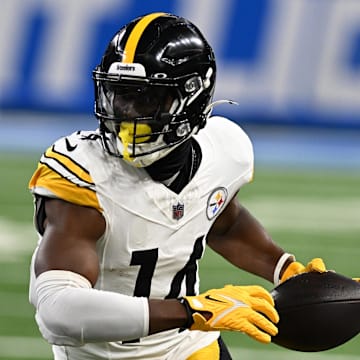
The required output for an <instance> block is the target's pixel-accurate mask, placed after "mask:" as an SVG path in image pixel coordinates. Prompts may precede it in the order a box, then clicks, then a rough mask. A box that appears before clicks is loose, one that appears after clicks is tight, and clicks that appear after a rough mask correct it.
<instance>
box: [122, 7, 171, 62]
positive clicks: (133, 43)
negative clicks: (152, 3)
mask: <svg viewBox="0 0 360 360" xmlns="http://www.w3.org/2000/svg"><path fill="white" fill-rule="evenodd" d="M163 15H166V13H163V12H157V13H152V14H148V15H146V16H144V17H143V18H142V19H141V20H140V21H139V22H138V23H137V24H136V25H135V27H134V28H133V30H132V31H131V33H130V36H129V38H128V40H127V42H126V45H125V49H124V58H123V60H122V62H124V63H132V62H134V57H135V51H136V48H137V45H138V43H139V40H140V38H141V35H142V34H143V32H144V31H145V29H146V28H147V26H148V25H149V24H150V23H151V22H152V21H153V20H155V19H156V18H158V17H160V16H163Z"/></svg>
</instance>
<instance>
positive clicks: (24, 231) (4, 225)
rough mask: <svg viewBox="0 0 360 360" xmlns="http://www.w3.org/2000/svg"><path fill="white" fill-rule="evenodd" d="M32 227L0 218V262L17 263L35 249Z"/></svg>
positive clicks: (34, 233) (35, 236) (34, 232)
mask: <svg viewBox="0 0 360 360" xmlns="http://www.w3.org/2000/svg"><path fill="white" fill-rule="evenodd" d="M36 241H37V234H36V231H35V229H34V227H33V225H32V224H31V223H30V224H27V223H19V222H15V221H9V220H6V219H3V218H0V261H18V260H20V259H21V258H23V257H24V256H28V255H29V254H31V253H32V251H33V250H34V249H35V246H36Z"/></svg>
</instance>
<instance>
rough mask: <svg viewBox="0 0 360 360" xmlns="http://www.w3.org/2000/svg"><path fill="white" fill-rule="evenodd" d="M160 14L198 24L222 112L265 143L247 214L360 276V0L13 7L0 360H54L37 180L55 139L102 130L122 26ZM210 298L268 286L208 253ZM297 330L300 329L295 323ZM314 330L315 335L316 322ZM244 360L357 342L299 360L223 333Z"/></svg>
mask: <svg viewBox="0 0 360 360" xmlns="http://www.w3.org/2000/svg"><path fill="white" fill-rule="evenodd" d="M152 11H168V12H173V13H176V14H178V15H182V16H184V17H187V18H189V19H190V20H192V21H194V22H195V23H196V24H198V25H199V27H200V28H201V29H202V31H203V32H204V34H205V35H206V36H207V38H208V39H209V41H210V43H211V44H212V45H213V47H214V50H215V53H216V55H217V59H218V81H217V92H216V99H223V98H225V99H227V98H230V99H233V100H235V101H237V102H238V103H239V106H221V107H219V108H218V109H217V110H216V112H219V113H222V114H225V115H227V116H229V117H231V118H232V119H233V120H234V121H236V122H238V123H240V124H241V125H242V126H243V127H244V128H245V130H246V131H247V132H248V133H249V135H250V137H251V138H252V140H253V142H254V148H255V155H256V172H255V180H254V182H253V183H252V184H251V185H249V186H247V187H245V188H244V189H243V190H241V193H240V196H241V199H242V201H243V203H244V204H245V205H246V206H247V207H248V208H249V209H250V210H251V211H252V212H253V213H254V214H255V215H256V216H257V217H258V218H259V219H261V221H262V222H263V223H264V225H265V226H266V227H267V228H268V230H269V231H270V233H271V234H272V235H273V237H274V239H276V240H277V241H278V242H279V243H280V244H281V245H282V246H283V247H284V248H286V249H287V250H288V251H289V252H294V253H295V254H297V257H298V259H299V260H301V261H307V260H308V259H310V258H311V257H312V256H322V257H323V258H324V259H325V261H326V263H327V264H328V266H329V267H330V268H332V269H336V270H337V271H338V272H340V273H342V274H344V275H348V276H360V260H359V259H360V247H359V243H360V235H359V234H360V190H359V182H360V1H359V0H317V1H314V0H292V1H286V0H252V1H249V0H222V1H212V0H196V1H193V0H178V1H176V0H167V1H165V0H160V1H156V2H151V1H145V0H141V1H139V0H138V1H135V0H77V1H71V0H57V1H53V0H26V1H24V0H2V1H1V12H0V48H1V49H2V52H1V56H0V108H1V112H0V128H1V131H0V166H1V178H0V179H1V180H0V181H1V187H0V305H1V306H0V359H4V360H5V359H7V360H14V359H17V360H20V359H21V360H25V359H26V360H29V359H32V360H41V359H51V353H50V349H49V347H48V346H47V344H46V343H45V342H44V341H43V340H42V339H41V337H40V335H39V332H38V330H37V327H36V325H35V323H34V320H33V309H32V308H31V306H30V305H29V304H28V300H27V286H28V285H27V282H28V267H29V261H30V254H31V252H32V249H33V248H34V246H35V244H36V240H37V239H36V234H35V232H34V230H33V228H32V199H31V196H30V195H29V193H28V191H27V182H28V180H29V178H30V176H31V174H32V172H33V170H34V168H35V166H36V163H37V160H38V158H39V156H40V154H41V152H42V151H43V150H44V149H45V148H46V147H47V146H48V145H50V144H51V143H52V142H53V141H54V140H55V139H56V138H58V137H60V136H62V135H65V134H67V133H70V132H72V131H75V130H78V129H90V128H94V127H96V125H97V124H96V120H95V118H94V117H93V116H92V108H93V89H92V80H91V71H92V68H93V67H94V66H95V65H96V64H97V63H98V62H99V60H100V56H101V54H102V52H103V50H104V48H105V45H106V44H107V41H108V40H109V38H110V37H111V36H112V35H113V34H114V33H115V32H116V31H117V30H118V27H119V25H122V24H124V23H126V22H127V21H128V20H130V19H132V18H133V17H136V16H138V15H142V14H144V13H147V12H152ZM201 273H202V288H203V289H206V288H210V287H215V286H221V285H223V284H224V283H243V284H250V283H260V284H262V285H264V286H265V287H266V288H268V289H269V290H270V289H271V284H269V283H266V282H264V281H261V280H259V279H257V278H255V277H253V276H251V275H248V274H244V273H242V272H239V271H237V270H235V269H234V268H233V267H231V266H229V265H226V264H225V263H224V262H223V261H222V259H220V258H219V257H218V256H217V255H215V254H213V253H212V252H211V251H208V252H207V253H206V256H205V259H204V260H203V261H202V264H201ZM294 326H296V324H294ZM309 326H311V324H309ZM224 337H225V338H226V341H227V343H228V344H229V345H230V347H231V349H232V352H233V355H234V359H263V360H272V359H277V360H279V359H280V360H281V359H292V360H300V359H301V360H302V359H304V360H322V359H328V360H340V359H341V360H355V359H359V354H360V337H359V336H358V337H357V338H354V339H353V340H352V341H350V342H348V343H347V344H345V345H343V346H340V347H339V348H337V349H334V350H331V351H327V352H323V353H315V354H304V353H297V352H293V351H289V350H285V349H281V348H280V347H278V346H276V345H272V344H271V345H268V346H264V345H258V344H256V343H255V342H254V341H253V340H251V339H248V338H247V337H245V336H243V335H241V334H230V333H226V334H224Z"/></svg>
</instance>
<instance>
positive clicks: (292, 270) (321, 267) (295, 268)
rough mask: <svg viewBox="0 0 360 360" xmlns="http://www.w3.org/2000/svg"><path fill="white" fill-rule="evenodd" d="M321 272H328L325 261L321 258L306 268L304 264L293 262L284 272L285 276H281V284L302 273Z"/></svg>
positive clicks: (311, 262)
mask: <svg viewBox="0 0 360 360" xmlns="http://www.w3.org/2000/svg"><path fill="white" fill-rule="evenodd" d="M311 271H315V272H319V273H323V272H325V271H326V266H325V264H324V261H323V260H322V259H320V258H315V259H312V260H311V261H310V262H309V263H308V264H307V265H306V266H304V265H303V264H301V263H299V262H297V261H294V262H292V263H291V264H290V265H289V266H288V267H287V268H286V270H285V271H284V273H283V275H282V276H281V280H280V282H284V281H285V280H287V279H289V278H291V277H293V276H295V275H299V274H302V273H307V272H311Z"/></svg>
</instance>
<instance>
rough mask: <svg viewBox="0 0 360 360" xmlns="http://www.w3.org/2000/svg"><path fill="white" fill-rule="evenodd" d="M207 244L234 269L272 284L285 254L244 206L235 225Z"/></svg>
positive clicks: (213, 236)
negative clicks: (278, 263)
mask: <svg viewBox="0 0 360 360" xmlns="http://www.w3.org/2000/svg"><path fill="white" fill-rule="evenodd" d="M208 244H209V246H210V247H211V248H212V249H213V250H214V251H216V252H217V253H219V254H220V255H222V256H223V257H224V258H226V259H227V260H228V261H230V262H231V263H232V264H234V265H235V266H237V267H239V268H241V269H243V270H245V271H247V272H250V273H253V274H255V275H258V276H261V277H263V278H264V279H267V280H269V281H271V282H272V281H273V274H274V268H275V265H276V263H277V260H278V259H279V257H280V256H281V254H282V253H283V252H284V250H283V249H281V248H280V247H279V246H278V245H276V244H275V243H274V241H273V240H272V239H271V237H270V236H269V234H268V233H267V232H266V231H265V229H264V228H263V227H262V226H261V224H260V223H259V222H258V221H257V220H256V219H255V218H254V217H253V216H252V215H251V214H250V213H249V212H248V211H247V210H246V209H245V208H244V207H241V209H240V211H239V213H238V215H237V219H236V221H234V222H233V224H232V226H231V227H230V228H229V229H228V230H227V231H226V232H223V233H222V234H218V235H216V234H215V235H212V236H211V238H209V242H208Z"/></svg>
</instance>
